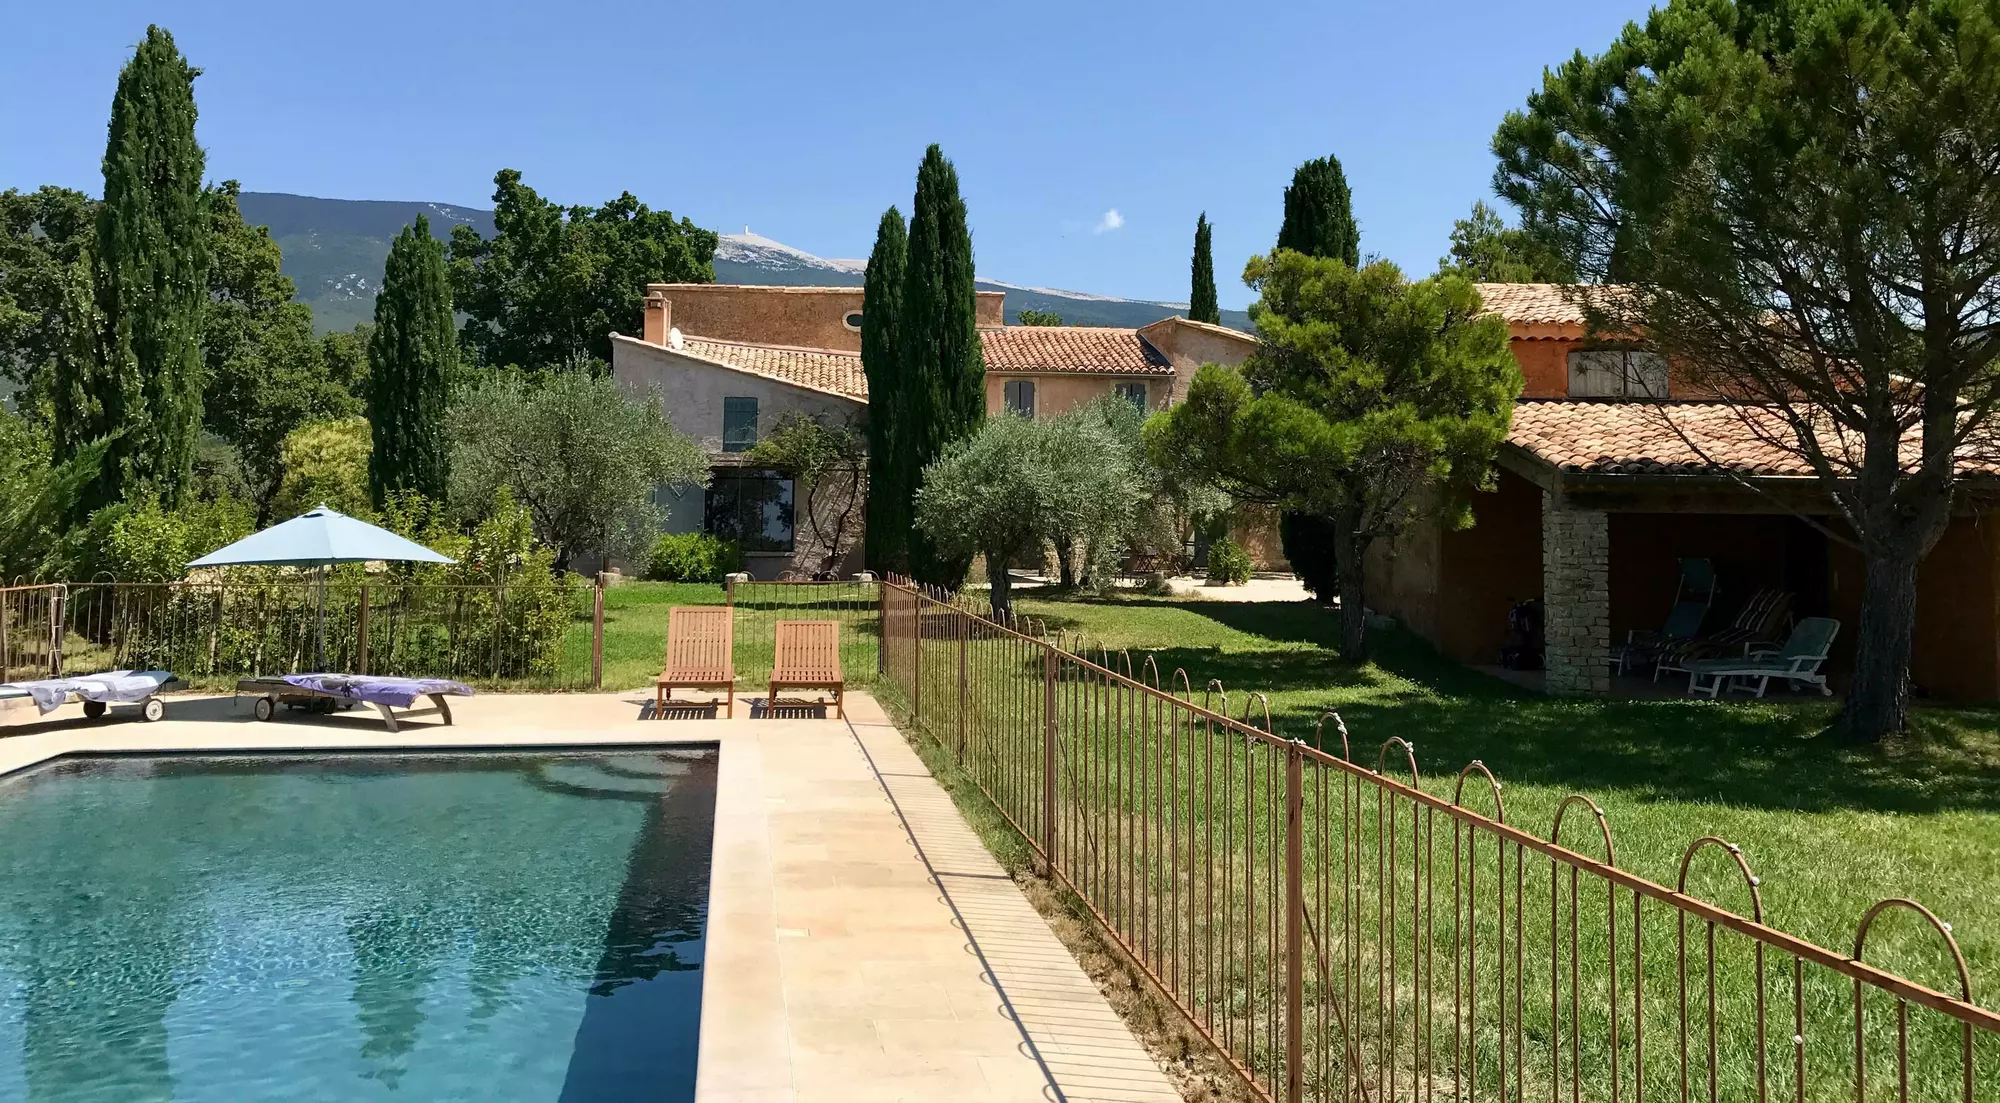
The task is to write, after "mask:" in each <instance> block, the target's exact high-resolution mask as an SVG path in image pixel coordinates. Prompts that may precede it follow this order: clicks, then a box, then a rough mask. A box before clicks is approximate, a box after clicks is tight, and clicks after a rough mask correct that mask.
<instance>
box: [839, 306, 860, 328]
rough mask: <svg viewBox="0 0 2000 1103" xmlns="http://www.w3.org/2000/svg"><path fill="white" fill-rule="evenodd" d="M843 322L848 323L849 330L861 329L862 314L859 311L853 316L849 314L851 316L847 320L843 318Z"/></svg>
mask: <svg viewBox="0 0 2000 1103" xmlns="http://www.w3.org/2000/svg"><path fill="white" fill-rule="evenodd" d="M841 321H842V322H844V323H846V325H847V328H849V329H860V328H861V312H860V311H859V310H857V311H855V312H854V313H852V314H849V315H848V316H847V317H845V318H842V319H841Z"/></svg>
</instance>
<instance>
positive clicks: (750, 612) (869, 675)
mask: <svg viewBox="0 0 2000 1103" xmlns="http://www.w3.org/2000/svg"><path fill="white" fill-rule="evenodd" d="M725 593H726V596H725V599H724V600H726V601H727V602H728V603H729V606H730V608H731V609H732V610H733V611H734V614H735V619H736V673H737V676H738V677H739V678H741V679H742V684H743V686H744V687H745V690H746V691H754V690H756V689H757V687H758V686H759V685H760V683H763V682H765V681H768V680H769V679H770V677H771V663H772V660H773V658H774V657H775V656H774V649H775V641H776V639H777V632H778V622H779V621H781V620H830V621H834V622H836V623H838V624H839V625H840V667H841V671H842V673H844V674H845V675H846V676H847V680H848V684H850V685H866V684H868V683H871V682H873V681H874V680H875V672H876V669H877V668H878V667H879V666H880V659H881V656H880V641H881V629H880V623H879V610H880V606H881V593H880V590H879V588H878V584H877V583H874V582H858V581H851V580H847V581H837V582H813V581H790V580H787V581H776V582H733V583H730V584H729V585H728V587H727V589H726V591H725ZM660 645H661V647H662V648H663V649H664V648H665V646H666V641H665V639H662V640H661V641H660Z"/></svg>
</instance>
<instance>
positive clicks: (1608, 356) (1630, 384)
mask: <svg viewBox="0 0 2000 1103" xmlns="http://www.w3.org/2000/svg"><path fill="white" fill-rule="evenodd" d="M1569 396H1570V397H1571V398H1666V397H1667V358H1666V357H1664V356H1661V355H1660V354H1659V353H1657V352H1642V351H1640V350H1638V349H1589V350H1587V351H1584V352H1572V353H1570V354H1569Z"/></svg>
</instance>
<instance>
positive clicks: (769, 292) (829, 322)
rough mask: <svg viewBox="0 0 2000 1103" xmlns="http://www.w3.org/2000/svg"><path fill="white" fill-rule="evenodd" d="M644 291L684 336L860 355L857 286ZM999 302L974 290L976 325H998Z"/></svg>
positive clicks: (995, 295) (654, 287)
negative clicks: (663, 306)
mask: <svg viewBox="0 0 2000 1103" xmlns="http://www.w3.org/2000/svg"><path fill="white" fill-rule="evenodd" d="M646 292H647V294H648V295H652V294H654V293H657V294H658V295H659V296H660V297H662V298H664V299H666V300H667V302H668V303H669V323H670V324H671V325H672V326H673V327H674V328H675V329H678V330H680V331H681V332H682V333H684V334H687V335H688V336H690V337H707V338H710V339H712V340H717V341H748V342H750V343H752V344H758V345H789V346H792V347H795V348H813V349H837V350H839V351H841V352H860V351H861V327H860V323H859V321H858V319H859V316H860V313H861V288H859V287H763V286H755V285H750V284H732V283H654V284H647V285H646ZM1005 301H1006V293H1005V292H1002V291H981V292H979V298H978V305H977V307H976V308H975V309H976V310H977V313H978V321H979V324H980V325H982V326H997V325H1000V324H1001V322H1002V321H1003V320H1004V316H1003V308H1004V306H1005ZM851 319H852V320H854V324H849V322H850V320H851ZM662 328H663V329H664V327H662ZM663 336H664V334H663Z"/></svg>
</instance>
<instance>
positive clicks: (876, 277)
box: [861, 207, 916, 573]
mask: <svg viewBox="0 0 2000 1103" xmlns="http://www.w3.org/2000/svg"><path fill="white" fill-rule="evenodd" d="M909 264H910V238H909V233H908V231H907V230H905V229H904V226H903V213H902V212H901V211H898V210H897V209H896V208H894V207H891V208H889V209H888V210H886V211H883V212H882V222H881V224H880V225H879V226H877V227H876V229H875V249H874V251H873V252H870V253H869V254H868V272H867V275H865V276H864V277H863V278H862V285H861V370H862V371H864V372H866V373H867V375H868V396H869V403H868V521H867V527H866V529H865V530H864V531H865V533H866V535H865V537H864V551H863V553H862V554H863V561H864V562H866V563H867V564H868V567H869V568H870V569H871V570H876V571H897V572H899V573H900V572H907V571H908V570H909V569H910V510H911V498H912V496H913V495H914V494H915V493H916V473H915V472H911V471H907V470H905V469H904V468H902V467H901V466H900V461H901V460H902V459H903V456H902V454H901V452H899V451H898V444H897V439H896V406H897V395H899V394H901V393H902V390H903V384H904V378H903V360H902V356H903V349H902V321H903V281H904V279H905V278H906V276H907V272H908V269H909Z"/></svg>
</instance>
